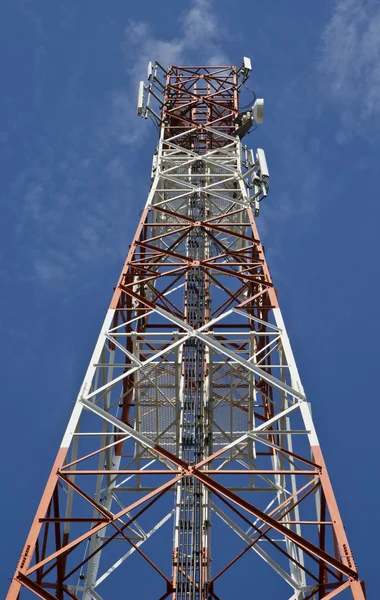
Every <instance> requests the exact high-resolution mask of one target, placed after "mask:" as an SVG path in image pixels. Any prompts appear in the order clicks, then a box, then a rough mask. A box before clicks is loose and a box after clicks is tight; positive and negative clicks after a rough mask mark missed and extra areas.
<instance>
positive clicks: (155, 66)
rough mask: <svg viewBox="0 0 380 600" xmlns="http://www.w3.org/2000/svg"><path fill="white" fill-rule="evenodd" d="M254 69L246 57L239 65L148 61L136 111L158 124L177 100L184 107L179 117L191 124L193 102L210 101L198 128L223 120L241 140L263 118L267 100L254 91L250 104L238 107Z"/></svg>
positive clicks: (228, 131)
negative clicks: (180, 63) (168, 64)
mask: <svg viewBox="0 0 380 600" xmlns="http://www.w3.org/2000/svg"><path fill="white" fill-rule="evenodd" d="M251 70H252V65H251V59H250V58H247V57H244V58H243V63H242V65H241V66H240V67H236V66H233V65H232V66H231V65H228V66H223V65H220V66H175V65H172V66H169V67H168V68H167V69H165V68H164V67H163V66H162V65H161V64H160V63H158V62H154V63H152V62H149V64H148V70H147V82H144V81H140V84H139V90H138V100H137V114H138V116H141V117H143V118H145V119H147V118H148V117H151V118H152V119H153V120H155V121H156V123H157V124H162V122H163V118H164V117H165V114H166V112H167V111H170V110H171V109H172V108H173V101H175V100H176V101H177V103H178V105H179V106H181V111H180V114H178V117H179V118H181V119H182V120H183V121H186V122H187V123H188V122H189V118H190V121H191V111H193V110H194V103H195V102H197V103H198V104H199V102H200V101H202V100H203V101H204V102H205V104H207V106H206V110H205V115H204V116H205V119H203V120H202V118H201V119H200V120H199V122H198V123H197V124H196V125H197V127H200V126H202V124H204V122H206V120H207V122H208V123H209V124H210V123H212V124H214V123H215V124H216V123H217V124H218V126H219V124H220V123H221V122H223V128H224V129H225V131H226V133H228V134H229V135H237V136H238V137H239V139H242V138H243V137H244V136H245V135H246V134H247V133H248V132H249V131H250V129H251V128H252V127H254V126H255V125H258V124H261V123H262V122H263V118H264V100H263V99H262V98H256V95H255V93H254V92H252V90H250V93H251V94H252V95H253V98H252V100H251V104H250V105H248V106H246V107H244V109H243V110H242V111H240V110H239V96H240V92H241V91H242V89H243V88H244V87H245V83H246V81H247V80H248V78H249V74H250V72H251ZM207 109H208V110H207ZM198 112H199V111H198ZM189 113H190V115H189ZM198 117H199V114H198ZM206 117H207V119H206Z"/></svg>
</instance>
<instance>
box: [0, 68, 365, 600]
mask: <svg viewBox="0 0 380 600" xmlns="http://www.w3.org/2000/svg"><path fill="white" fill-rule="evenodd" d="M246 78H247V70H246V69H245V68H243V67H242V68H240V69H237V68H235V67H174V66H173V67H170V68H169V69H168V70H167V71H165V70H164V69H162V67H160V65H158V64H157V63H156V64H155V65H154V66H152V65H151V66H150V70H149V83H148V85H147V86H145V88H144V87H141V88H140V92H141V94H140V96H141V98H140V100H141V105H140V108H139V112H140V113H142V114H143V116H147V115H148V114H150V115H151V116H153V118H155V119H156V121H157V122H158V124H159V130H160V137H159V143H158V146H157V150H156V152H155V154H154V161H153V171H152V186H151V189H150V192H149V196H148V200H147V203H146V206H145V208H144V210H143V211H142V214H141V218H140V222H139V225H138V227H137V231H136V234H135V237H134V239H133V242H132V245H131V246H130V250H129V253H128V256H127V259H126V262H125V265H124V267H123V269H122V273H121V276H120V279H119V281H118V284H117V287H116V288H115V292H114V295H113V298H112V301H111V304H110V308H109V310H108V312H107V314H106V318H105V320H104V323H103V326H102V328H101V331H100V334H99V337H98V341H97V343H96V346H95V349H94V353H93V355H92V358H91V361H90V364H89V367H88V370H87V373H86V375H85V378H84V381H83V385H82V387H81V389H80V393H79V395H78V398H77V401H76V403H75V406H74V410H73V413H72V416H71V418H70V421H69V424H68V427H67V430H66V433H65V435H64V437H63V441H62V444H61V447H60V450H59V452H58V455H57V458H56V460H55V462H54V465H53V468H52V471H51V475H50V477H49V480H48V483H47V486H46V489H45V491H44V493H43V496H42V499H41V502H40V505H39V507H38V510H37V514H36V517H35V519H34V522H33V525H32V528H31V531H30V533H29V536H28V538H27V541H26V544H25V547H24V549H23V552H22V555H21V558H20V561H19V564H18V566H17V569H16V572H15V575H14V579H13V580H12V584H11V588H10V591H9V595H8V598H9V600H11V599H12V600H15V599H16V598H18V597H19V594H20V596H21V597H24V596H26V597H30V596H34V597H35V596H37V597H40V598H43V599H45V600H51V599H53V598H56V599H59V600H63V599H65V598H72V599H79V598H83V599H85V600H89V599H90V598H93V599H94V600H102V599H103V600H105V599H106V598H111V597H112V598H124V597H126V595H125V594H126V588H125V585H126V582H130V581H132V579H133V572H134V571H135V569H138V578H139V581H140V582H143V580H144V578H145V577H146V580H147V581H149V577H150V576H155V577H156V579H155V581H156V582H157V584H155V589H156V590H157V591H156V593H155V594H153V595H152V593H151V592H150V593H149V595H144V592H143V591H142V592H141V594H142V595H141V594H140V597H144V598H147V597H149V598H153V597H157V598H161V599H164V598H172V599H173V600H174V599H176V600H196V599H199V600H206V599H211V598H214V599H215V600H218V599H219V598H222V597H225V596H224V593H223V576H224V574H225V573H227V572H228V571H229V570H230V569H233V568H234V566H235V564H237V565H239V561H240V559H241V558H242V557H243V556H244V555H247V554H248V556H249V557H250V558H251V562H252V567H251V568H252V573H254V574H255V575H254V576H255V578H256V580H258V579H259V577H260V572H261V569H262V566H261V565H262V561H263V563H265V565H266V566H265V568H266V569H268V570H270V569H271V570H272V571H273V573H274V574H275V575H277V576H278V578H279V581H280V584H279V585H280V587H279V588H278V589H279V590H283V597H284V598H290V600H300V599H303V600H309V599H315V600H316V599H321V598H325V599H326V600H327V599H330V598H333V597H335V596H337V595H339V594H340V593H341V592H343V596H344V597H346V596H345V593H344V591H345V590H346V593H348V592H349V591H350V590H351V594H352V597H353V598H354V599H355V600H363V599H364V598H365V592H364V586H363V584H362V582H360V580H359V576H358V573H357V569H356V566H355V562H354V559H353V556H352V552H351V550H350V546H349V544H348V540H347V537H346V533H345V530H344V528H343V524H342V521H341V517H340V515H339V511H338V507H337V503H336V501H335V498H334V494H333V491H332V487H331V484H330V480H329V476H328V473H327V470H326V466H325V463H324V461H323V457H322V453H321V450H320V446H319V443H318V438H317V435H316V433H315V429H314V425H313V422H312V418H311V413H310V407H309V404H308V402H307V401H306V398H305V393H304V390H303V387H302V384H301V380H300V377H299V374H298V371H297V366H296V363H295V360H294V356H293V354H292V350H291V346H290V343H289V339H288V335H287V332H286V329H285V325H284V322H283V319H282V316H281V311H280V308H279V305H278V301H277V295H276V291H275V289H274V287H273V283H272V280H271V277H270V273H269V270H268V266H267V263H266V259H265V254H264V249H263V246H262V244H261V241H260V238H259V235H258V232H257V229H256V224H255V216H256V215H257V213H258V208H259V202H260V200H261V199H262V198H263V197H264V196H265V195H266V192H267V187H268V186H267V179H266V178H265V177H264V173H263V172H262V171H261V170H260V164H259V163H258V162H257V161H256V159H255V157H254V154H253V152H251V151H248V149H247V148H246V147H244V146H243V145H242V142H241V139H240V136H239V135H236V132H237V129H238V127H239V123H241V113H240V115H239V92H240V90H241V86H242V83H244V81H245V79H246ZM145 92H148V94H147V102H146V104H144V107H143V105H142V102H145V99H144V100H142V96H143V95H145ZM154 101H155V102H156V108H153V107H152V106H151V102H152V103H153V102H154ZM256 163H257V164H256ZM218 528H220V529H221V530H222V531H225V532H226V533H225V535H226V536H227V535H230V536H232V537H233V538H234V539H235V538H236V542H237V543H238V544H240V549H239V550H238V551H236V550H235V546H234V545H233V544H232V542H231V545H230V544H225V545H224V544H220V543H218V544H215V545H213V546H211V538H214V537H215V535H217V531H218ZM211 532H212V535H211ZM222 535H224V534H222ZM218 539H221V538H220V537H219V538H218ZM226 539H227V538H226ZM228 539H229V538H228ZM236 547H237V546H236ZM135 565H136V566H135ZM137 565H138V566H137ZM145 566H146V569H147V571H146V573H147V575H146V576H145V575H144V572H145V571H144V570H143V569H144V568H145ZM121 582H123V587H121ZM141 585H143V584H142V583H141ZM281 586H282V587H281ZM264 588H265V586H264ZM141 589H142V590H143V587H142V588H141ZM287 590H288V591H287ZM127 595H128V594H127ZM259 595H260V594H259ZM234 597H235V596H234ZM276 597H278V595H276Z"/></svg>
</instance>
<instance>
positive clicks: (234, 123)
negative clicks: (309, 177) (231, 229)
mask: <svg viewBox="0 0 380 600" xmlns="http://www.w3.org/2000/svg"><path fill="white" fill-rule="evenodd" d="M251 70H252V66H251V60H250V59H249V58H247V57H244V59H243V63H242V65H241V66H240V67H236V66H233V65H232V66H231V65H227V66H225V65H219V66H215V65H214V66H202V65H201V66H175V65H172V66H169V67H167V69H165V68H164V67H163V66H162V65H161V64H160V63H158V62H155V63H152V62H150V63H149V64H148V70H147V82H144V81H141V82H140V84H139V90H138V101H137V114H138V115H139V116H141V117H143V118H145V119H147V118H148V117H149V118H151V119H152V120H153V121H154V122H155V123H156V126H157V128H158V130H159V132H160V141H159V144H158V147H157V150H156V153H155V156H154V159H153V168H152V178H153V177H154V176H156V175H157V174H158V173H159V171H160V170H161V171H162V168H163V162H162V157H163V156H164V155H165V154H166V153H167V152H170V154H171V155H173V152H175V153H177V158H178V160H179V159H180V153H181V154H182V153H183V152H188V153H189V154H188V160H192V161H195V162H196V161H198V163H199V164H201V163H204V164H206V162H207V163H208V165H210V164H211V163H214V162H215V161H216V160H218V159H221V156H219V155H217V153H218V151H223V152H225V153H226V155H225V157H224V160H229V159H231V157H232V156H234V157H235V158H236V159H237V157H238V156H240V159H239V165H236V173H235V174H234V177H233V181H232V180H231V182H230V181H229V180H228V186H230V187H231V188H232V193H233V199H234V201H235V200H236V199H237V195H236V193H237V192H236V191H235V190H237V189H240V200H239V201H240V202H241V203H242V204H243V205H244V206H245V205H248V206H252V207H254V214H255V216H258V214H259V202H260V201H261V200H262V199H263V198H265V197H266V196H267V192H268V180H269V172H268V166H267V161H266V158H265V153H264V150H262V149H257V151H256V152H254V151H253V150H249V149H248V148H247V147H246V146H244V145H242V144H241V140H242V139H243V137H244V136H246V135H247V134H248V133H250V131H252V130H253V129H255V128H256V127H257V125H259V124H260V123H262V122H263V117H264V100H263V99H260V98H256V94H255V93H254V92H253V91H252V90H251V89H250V88H247V87H246V86H245V84H246V81H247V79H248V77H249V74H250V72H251ZM243 90H245V91H247V92H248V94H249V96H248V98H249V103H248V104H247V105H246V106H243V107H240V97H241V93H242V91H243ZM180 149H181V150H180ZM205 161H206V162H205ZM210 161H211V163H210ZM186 164H190V163H186ZM159 167H160V168H161V169H160V168H159ZM237 174H239V180H240V181H238V180H236V175H237ZM226 185H227V183H226ZM246 190H248V191H249V193H248V195H247V193H246Z"/></svg>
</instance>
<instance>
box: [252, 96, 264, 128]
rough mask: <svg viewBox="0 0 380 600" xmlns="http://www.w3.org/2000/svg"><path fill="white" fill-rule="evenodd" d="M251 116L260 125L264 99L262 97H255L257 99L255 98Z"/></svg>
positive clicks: (262, 117)
mask: <svg viewBox="0 0 380 600" xmlns="http://www.w3.org/2000/svg"><path fill="white" fill-rule="evenodd" d="M252 117H253V119H254V121H256V123H257V124H258V125H261V123H262V122H263V121H264V99H263V98H257V100H255V103H254V105H253V107H252Z"/></svg>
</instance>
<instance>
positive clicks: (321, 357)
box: [0, 0, 380, 597]
mask: <svg viewBox="0 0 380 600" xmlns="http://www.w3.org/2000/svg"><path fill="white" fill-rule="evenodd" d="M1 16H2V18H1V19H0V48H1V50H0V52H1V56H2V59H3V60H2V61H1V66H0V74H1V81H2V94H1V97H0V115H1V116H0V152H1V169H0V191H1V198H2V219H1V221H0V232H1V247H0V277H1V281H2V290H3V293H2V295H1V321H0V327H1V332H2V340H3V342H2V345H1V365H2V372H3V389H5V394H4V398H3V414H4V412H5V418H4V420H3V427H2V432H3V433H2V447H3V463H2V471H3V477H2V480H3V493H2V497H1V506H2V514H3V519H4V517H5V516H6V518H5V521H3V539H6V553H5V556H4V557H3V559H2V568H3V572H2V576H1V583H0V586H1V590H4V591H5V589H6V587H7V578H8V577H11V575H12V573H13V569H14V566H15V564H16V561H17V559H18V556H19V554H20V552H21V548H22V545H23V542H24V539H25V536H26V534H27V530H28V527H29V525H30V522H31V519H32V516H33V513H34V510H35V508H36V506H37V502H38V500H39V496H40V494H41V493H42V489H43V485H44V483H45V481H46V478H47V475H48V472H49V469H50V466H51V464H52V462H53V458H54V455H55V452H56V450H57V447H58V445H59V443H60V439H61V436H62V433H63V431H64V428H65V424H66V421H67V419H68V416H69V414H70V412H71V410H72V406H73V401H74V398H75V397H76V394H77V390H78V387H79V385H80V383H81V380H82V377H83V374H84V370H85V368H86V365H87V361H88V359H89V356H90V352H91V349H92V346H93V345H94V343H95V340H96V337H97V331H98V329H99V327H100V324H101V322H102V320H103V314H104V312H105V310H106V309H107V306H108V302H109V299H110V296H111V293H112V287H113V285H114V284H115V283H116V280H117V277H118V273H119V270H120V268H121V266H122V263H123V259H124V256H125V254H126V252H127V250H128V244H129V243H130V242H131V239H132V235H133V233H134V229H135V227H136V225H137V220H138V216H139V212H140V210H141V208H142V206H143V204H144V202H145V198H146V194H147V191H148V188H149V184H150V166H151V154H152V152H153V150H154V144H155V140H156V131H155V129H154V127H153V125H152V124H150V123H149V122H145V121H142V120H139V119H138V118H137V117H136V116H135V101H136V82H137V81H138V79H140V78H143V77H145V72H146V63H147V62H148V60H154V59H157V60H159V61H160V62H162V63H163V64H169V63H174V64H181V63H182V64H185V63H187V64H189V63H191V64H199V63H205V62H206V63H208V62H214V61H215V62H219V61H221V62H223V63H225V62H227V64H240V63H241V60H242V56H243V55H246V56H250V57H251V59H252V64H253V72H252V75H251V78H250V83H249V85H250V87H252V88H254V89H255V91H256V92H257V94H258V96H263V97H264V98H265V102H266V116H265V123H264V124H263V125H262V126H261V127H260V128H259V129H258V130H257V131H256V132H255V133H254V134H252V136H251V138H252V139H248V138H247V141H248V142H249V143H250V144H251V145H254V146H259V147H263V148H265V151H266V154H267V158H268V163H269V168H270V173H271V189H270V194H269V197H268V199H267V200H266V201H265V203H264V204H263V205H262V210H261V215H260V218H259V221H258V226H259V230H260V233H261V236H262V239H263V242H264V245H265V247H266V253H267V258H268V261H269V266H270V268H271V271H272V275H273V277H274V280H275V285H276V287H277V288H278V291H279V298H280V303H281V307H282V309H283V312H284V317H285V320H286V322H287V326H288V330H289V334H290V337H291V341H292V344H293V348H294V351H295V355H296V358H297V361H298V365H299V369H300V372H301V376H302V378H303V382H304V385H305V388H306V391H307V392H308V396H309V399H310V401H311V402H312V404H313V415H314V419H315V421H316V425H317V429H318V433H319V437H320V440H321V444H322V447H323V450H324V453H325V458H326V461H327V464H328V467H329V471H330V475H331V477H332V479H333V483H334V487H335V492H336V495H337V498H338V501H339V505H340V509H341V512H342V515H343V519H344V522H345V525H346V529H347V531H348V534H349V539H350V543H351V544H352V547H353V549H354V553H355V557H356V562H357V563H358V566H359V568H360V571H361V575H362V576H363V577H364V578H366V579H367V588H368V592H369V597H371V590H374V586H375V584H374V578H373V580H372V581H371V570H375V568H376V566H377V555H376V552H377V536H378V535H379V530H378V529H379V528H378V522H377V521H376V518H375V517H374V515H375V514H377V512H375V511H376V510H377V502H376V500H377V494H378V492H379V487H380V486H379V484H378V483H376V481H377V478H376V475H377V474H378V463H379V452H378V446H377V431H376V426H377V422H378V418H379V408H378V406H379V402H378V394H377V390H376V389H375V375H376V373H377V371H378V360H379V359H378V356H379V351H378V339H379V334H380V327H379V319H378V311H377V296H378V293H379V290H380V283H379V267H378V237H379V236H378V222H379V217H380V207H379V203H378V198H379V187H380V175H379V172H380V171H379V169H378V165H377V163H378V156H379V150H380V135H379V125H380V66H379V65H380V60H379V59H380V5H379V3H378V2H377V1H376V0H373V1H372V0H367V1H366V0H338V1H337V2H333V1H332V0H319V2H305V1H304V0H290V1H289V2H284V1H283V0H266V2H259V1H257V0H254V1H250V2H248V1H245V0H240V1H239V2H237V3H236V2H234V3H232V2H229V1H227V0H219V1H218V2H216V1H214V2H212V1H211V0H210V1H208V0H193V1H191V2H182V3H178V2H174V0H166V1H165V2H151V1H149V0H148V1H146V2H144V3H142V2H141V3H137V2H133V3H132V2H125V1H121V0H113V1H112V2H107V3H105V2H102V1H100V0H92V1H91V2H78V1H73V0H65V1H62V0H55V1H54V2H52V1H51V0H28V1H27V0H12V1H11V0H8V1H6V2H4V3H2V8H1ZM374 303H375V304H374ZM4 383H5V387H4ZM368 419H369V421H368ZM360 503H361V507H360ZM376 530H377V531H376ZM373 597H374V596H373Z"/></svg>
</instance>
